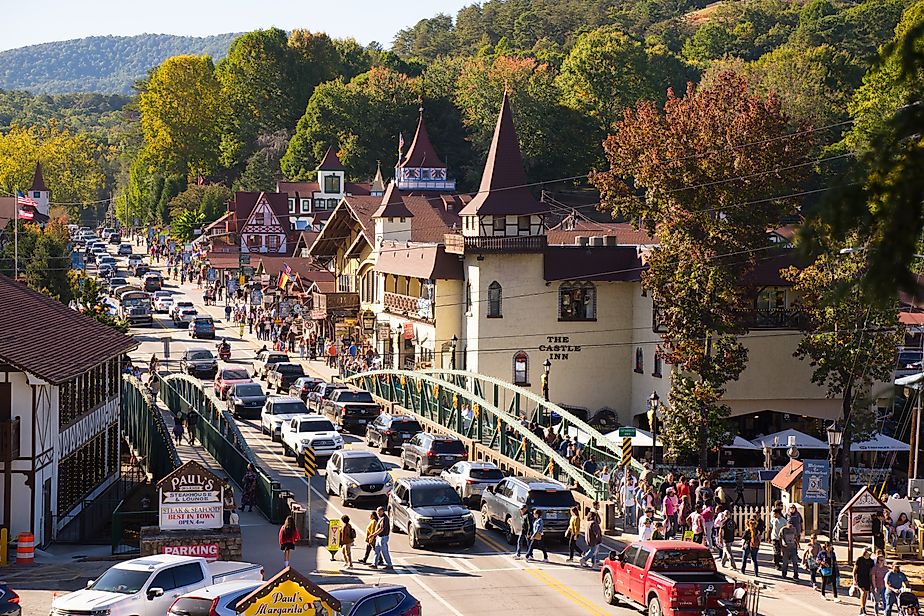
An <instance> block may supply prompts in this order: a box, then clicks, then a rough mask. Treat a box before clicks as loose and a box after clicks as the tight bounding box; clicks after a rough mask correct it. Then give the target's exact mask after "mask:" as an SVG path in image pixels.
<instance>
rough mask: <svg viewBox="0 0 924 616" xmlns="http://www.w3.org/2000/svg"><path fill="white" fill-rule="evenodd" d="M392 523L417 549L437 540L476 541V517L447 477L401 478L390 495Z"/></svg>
mask: <svg viewBox="0 0 924 616" xmlns="http://www.w3.org/2000/svg"><path fill="white" fill-rule="evenodd" d="M388 504H389V507H390V508H391V524H392V528H394V529H395V530H400V531H406V532H407V535H408V542H409V543H410V544H411V547H412V548H414V549H420V548H422V547H425V546H428V545H433V544H436V543H459V544H461V545H462V546H463V547H466V548H470V547H472V546H473V545H474V544H475V516H474V515H473V514H472V512H471V511H469V510H468V507H466V506H465V505H464V504H462V499H461V498H459V495H458V494H457V493H456V491H455V490H453V489H452V486H451V485H449V484H448V483H446V481H444V480H443V479H429V478H426V479H425V478H418V477H405V478H402V479H399V480H398V481H397V483H396V484H395V489H394V490H392V493H391V496H389V498H388Z"/></svg>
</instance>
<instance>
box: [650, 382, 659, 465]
mask: <svg viewBox="0 0 924 616" xmlns="http://www.w3.org/2000/svg"><path fill="white" fill-rule="evenodd" d="M660 403H661V396H659V395H658V392H656V391H653V392H651V395H650V396H648V428H649V429H650V430H651V470H652V471H655V470H657V468H658V461H657V460H658V459H657V455H658V405H659V404H660Z"/></svg>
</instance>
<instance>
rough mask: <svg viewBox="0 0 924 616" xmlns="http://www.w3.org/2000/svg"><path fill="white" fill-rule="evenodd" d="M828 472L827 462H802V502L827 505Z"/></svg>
mask: <svg viewBox="0 0 924 616" xmlns="http://www.w3.org/2000/svg"><path fill="white" fill-rule="evenodd" d="M829 472H830V469H829V466H828V461H827V460H803V461H802V502H803V503H827V502H828V484H829V483H830V477H829V475H828V473H829Z"/></svg>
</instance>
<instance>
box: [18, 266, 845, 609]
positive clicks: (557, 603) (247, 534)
mask: <svg viewBox="0 0 924 616" xmlns="http://www.w3.org/2000/svg"><path fill="white" fill-rule="evenodd" d="M166 288H167V289H168V290H171V291H173V292H174V294H175V296H176V297H177V298H178V299H191V300H193V301H194V302H195V303H196V307H197V309H198V310H199V311H200V312H203V311H206V312H209V313H210V314H212V315H213V316H215V317H216V319H215V320H216V324H217V327H218V337H219V338H221V337H222V336H227V337H228V339H229V340H231V341H232V358H231V364H233V365H235V366H241V367H247V368H249V367H250V362H251V359H252V357H253V354H254V351H255V350H256V349H257V348H259V346H262V343H257V342H256V340H255V339H254V338H253V337H252V336H249V335H245V339H244V340H239V339H238V329H237V326H236V325H234V324H228V323H225V322H224V313H223V306H216V307H211V306H210V307H205V306H203V305H202V298H201V291H200V290H198V289H196V288H195V285H189V284H187V285H183V286H182V288H181V287H180V285H179V284H178V283H177V282H174V281H168V286H167V287H166ZM132 333H133V334H134V335H136V336H137V337H138V339H139V340H140V341H141V346H140V347H139V349H138V350H137V351H136V352H135V353H134V355H133V358H135V359H136V360H137V361H139V362H141V363H142V365H146V363H147V360H148V359H149V358H150V356H151V354H152V353H156V354H157V355H158V356H161V355H162V351H163V341H162V338H164V337H170V338H171V339H172V341H173V342H172V343H171V357H172V360H171V362H169V364H168V367H169V368H171V369H174V370H175V369H176V368H177V362H176V358H177V357H178V356H179V355H180V354H181V353H182V350H183V349H184V348H189V347H203V346H204V347H208V348H214V344H213V343H211V342H210V341H191V340H190V339H189V336H188V334H187V333H186V332H185V331H182V330H178V329H177V328H175V327H173V325H172V323H171V322H170V321H169V319H168V318H167V317H166V316H163V315H158V316H157V318H156V320H155V324H154V325H153V326H152V327H146V328H134V329H133V331H132ZM305 365H306V368H307V369H308V370H309V372H314V373H315V374H319V375H321V376H324V373H326V370H325V369H324V368H323V366H321V365H320V364H318V363H316V362H311V363H310V365H309V362H305ZM239 427H240V429H241V431H242V433H243V434H244V436H245V437H246V439H247V441H248V443H249V444H250V446H251V447H252V448H253V451H254V452H255V454H256V455H257V456H258V457H259V458H260V463H261V464H262V465H263V467H264V468H266V469H268V470H269V471H270V472H271V473H272V474H273V475H274V476H275V478H277V479H278V480H279V481H280V482H281V483H282V485H283V487H284V488H285V489H288V490H291V491H292V492H293V493H294V494H296V496H297V497H298V498H299V500H300V501H302V502H304V501H305V500H306V492H307V489H308V484H307V483H306V481H305V479H304V477H303V474H302V472H301V469H300V468H298V466H297V464H296V462H295V460H294V458H288V457H284V456H283V454H282V449H281V446H280V445H279V444H278V443H273V442H272V441H271V440H270V439H269V437H267V436H265V435H263V434H262V433H261V431H260V428H259V421H256V422H255V421H247V420H241V421H240V422H239ZM345 439H346V441H347V447H350V448H365V444H364V443H362V442H360V441H359V440H358V439H357V438H356V437H353V436H349V435H346V436H345ZM380 457H381V459H382V460H383V462H385V463H386V465H388V466H389V467H390V468H391V470H392V473H393V474H394V475H395V476H396V477H401V476H406V475H411V474H412V473H411V472H409V471H402V470H401V469H400V465H399V463H398V459H397V457H395V456H392V455H380ZM323 482H324V478H323V477H315V478H313V480H312V481H311V486H310V487H311V491H312V501H313V503H312V504H313V506H312V510H313V511H312V513H313V516H312V520H313V524H314V530H315V535H316V537H315V546H316V547H304V548H299V549H298V550H297V551H296V554H295V556H294V558H293V563H292V564H293V565H294V566H295V567H296V568H298V569H299V570H301V571H303V572H306V573H313V574H315V575H318V576H321V578H322V580H323V582H322V583H325V584H326V583H355V582H364V583H376V582H379V581H387V582H392V583H398V584H404V585H406V586H407V587H408V589H409V590H410V591H411V593H412V594H414V595H415V596H416V597H418V598H419V599H420V601H421V603H422V604H423V607H424V613H426V614H445V615H450V614H451V615H454V616H480V615H485V616H488V615H492V616H493V615H498V614H505V615H510V616H513V615H530V616H536V615H545V614H555V615H558V616H565V615H572V614H573V615H587V614H592V615H594V616H603V615H611V614H637V612H636V611H635V610H631V609H627V608H622V607H611V606H608V605H606V604H605V603H604V602H603V599H602V594H601V591H600V584H599V575H598V573H597V572H595V571H591V570H589V569H581V568H580V567H578V566H577V565H576V564H571V563H567V562H565V558H566V556H567V554H564V555H563V554H562V553H561V548H560V546H555V547H556V549H557V550H556V552H555V553H553V554H550V556H551V560H550V562H547V563H546V562H535V563H526V562H524V561H522V560H514V559H513V557H512V555H511V549H510V547H509V546H508V545H507V544H506V542H505V540H504V538H503V537H502V535H501V534H500V533H498V532H497V531H485V530H484V529H483V528H482V527H481V523H480V520H479V522H478V524H479V528H478V532H477V540H476V542H475V545H474V546H473V547H472V548H469V549H462V548H458V547H447V548H443V549H425V550H415V549H412V548H411V547H410V546H409V544H408V540H407V536H406V535H404V534H401V533H393V534H392V540H391V552H392V557H393V560H394V562H395V565H396V571H395V572H394V573H383V572H380V571H376V570H373V569H371V568H368V567H364V566H362V565H357V567H356V568H355V569H352V570H348V571H344V570H343V569H342V568H341V565H342V562H341V561H340V560H339V556H338V560H336V561H332V560H331V558H330V556H329V553H328V552H327V551H326V550H325V549H323V548H322V547H317V546H318V545H323V544H324V543H325V541H324V538H323V531H324V529H326V522H325V520H327V519H333V518H339V517H340V516H341V515H343V514H347V515H349V516H350V517H351V519H352V520H353V522H354V525H355V526H356V528H357V531H358V532H359V534H360V536H359V538H358V541H357V545H359V546H362V530H363V529H364V528H365V525H366V523H367V521H368V519H369V512H370V511H371V510H372V508H373V507H374V505H373V504H371V503H370V504H368V505H363V504H360V505H359V506H353V507H345V506H344V505H343V503H342V502H341V501H340V498H339V497H328V496H327V494H326V491H325V490H324V483H323ZM477 517H478V516H476V518H477ZM241 526H242V533H243V536H244V558H245V559H246V560H249V561H252V562H259V563H261V564H263V565H264V566H265V567H266V571H267V575H268V576H269V575H272V574H273V573H275V572H276V571H278V570H279V569H280V568H281V567H282V558H281V554H280V552H279V550H278V544H277V541H276V533H277V529H276V528H275V527H274V526H271V525H269V524H268V523H267V522H266V520H265V519H264V518H263V517H262V516H260V515H258V514H256V513H253V514H250V513H245V514H243V515H242V518H241ZM360 552H361V548H355V549H354V560H358V559H359V558H360V557H361V553H360ZM31 592H32V593H33V595H32V596H33V597H34V598H33V600H34V601H35V602H36V603H35V608H37V609H35V610H32V609H29V608H28V607H27V610H26V611H27V613H34V614H39V613H42V614H47V601H48V599H47V594H48V593H46V596H45V597H43V596H41V595H40V594H35V591H31ZM30 603H31V601H30ZM39 606H42V607H39ZM760 608H761V609H760V612H761V613H763V614H790V613H793V612H794V611H795V610H799V611H801V612H804V613H813V614H817V615H818V616H830V615H839V614H844V615H846V614H847V613H848V612H850V613H856V607H855V606H854V605H850V606H848V605H836V604H832V603H826V602H824V601H822V600H821V598H820V597H819V596H818V595H817V593H814V592H813V591H812V590H811V588H810V587H805V586H802V587H792V586H791V585H788V584H786V585H782V584H777V583H776V582H775V581H772V580H771V581H770V586H769V588H767V589H765V590H764V593H763V598H762V600H761V606H760Z"/></svg>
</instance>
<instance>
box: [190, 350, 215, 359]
mask: <svg viewBox="0 0 924 616" xmlns="http://www.w3.org/2000/svg"><path fill="white" fill-rule="evenodd" d="M189 359H215V356H214V355H212V352H211V351H193V352H192V353H190V354H189Z"/></svg>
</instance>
